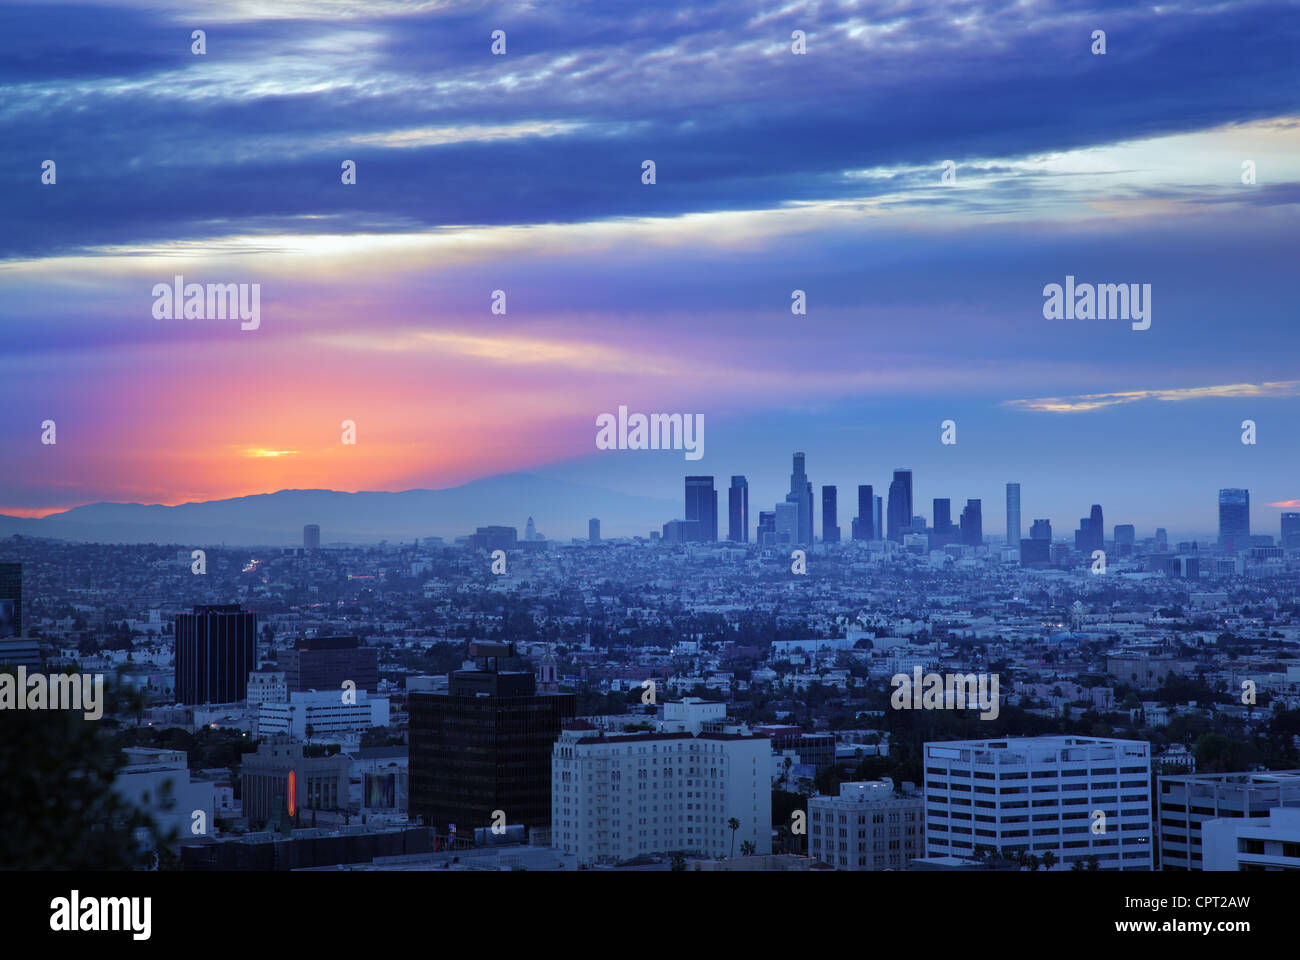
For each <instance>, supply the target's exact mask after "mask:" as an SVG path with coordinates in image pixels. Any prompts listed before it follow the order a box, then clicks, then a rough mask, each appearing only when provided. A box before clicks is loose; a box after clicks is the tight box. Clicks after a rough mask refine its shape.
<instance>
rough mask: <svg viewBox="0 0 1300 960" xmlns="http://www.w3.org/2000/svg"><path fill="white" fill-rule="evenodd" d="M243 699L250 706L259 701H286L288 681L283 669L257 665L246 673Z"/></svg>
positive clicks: (287, 697)
mask: <svg viewBox="0 0 1300 960" xmlns="http://www.w3.org/2000/svg"><path fill="white" fill-rule="evenodd" d="M244 699H245V700H246V701H247V702H248V705H249V706H250V707H255V706H257V705H258V704H259V703H286V702H287V701H288V700H289V681H288V679H287V678H286V677H285V675H284V671H283V670H277V669H275V668H274V667H258V668H257V669H256V670H254V671H253V672H252V673H250V674H249V675H248V688H247V689H246V690H245V691H244Z"/></svg>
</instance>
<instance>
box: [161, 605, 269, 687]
mask: <svg viewBox="0 0 1300 960" xmlns="http://www.w3.org/2000/svg"><path fill="white" fill-rule="evenodd" d="M256 669H257V614H255V613H253V612H251V611H246V610H241V609H240V607H239V604H237V603H231V604H213V605H208V606H197V607H195V608H194V612H193V613H178V614H176V674H175V676H176V699H177V700H178V701H179V702H181V703H184V704H189V705H193V704H199V703H233V702H234V701H236V700H243V699H244V697H245V696H246V694H247V692H248V674H249V673H250V672H251V671H253V670H256Z"/></svg>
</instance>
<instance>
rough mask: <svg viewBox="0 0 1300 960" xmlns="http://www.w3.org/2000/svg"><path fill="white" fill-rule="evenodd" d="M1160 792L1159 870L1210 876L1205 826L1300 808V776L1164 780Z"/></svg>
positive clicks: (1267, 773)
mask: <svg viewBox="0 0 1300 960" xmlns="http://www.w3.org/2000/svg"><path fill="white" fill-rule="evenodd" d="M1159 790H1160V793H1159V803H1160V829H1159V834H1160V869H1161V870H1209V869H1211V868H1210V867H1208V866H1206V865H1205V864H1203V863H1202V856H1203V855H1204V854H1203V851H1202V849H1201V847H1202V830H1203V829H1204V825H1205V823H1206V821H1209V820H1215V819H1228V818H1242V819H1245V820H1257V819H1259V818H1263V817H1266V816H1268V813H1269V811H1270V810H1272V809H1273V808H1274V807H1283V806H1300V770H1270V771H1259V772H1255V773H1193V774H1185V775H1174V776H1163V777H1161V778H1160V787H1159ZM1229 869H1235V868H1229Z"/></svg>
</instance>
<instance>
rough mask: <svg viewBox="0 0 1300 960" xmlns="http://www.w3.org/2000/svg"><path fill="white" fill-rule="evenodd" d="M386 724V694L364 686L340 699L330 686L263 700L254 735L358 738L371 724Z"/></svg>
mask: <svg viewBox="0 0 1300 960" xmlns="http://www.w3.org/2000/svg"><path fill="white" fill-rule="evenodd" d="M386 726H388V698H387V697H375V698H373V699H372V698H371V697H370V695H369V694H368V693H367V692H366V691H365V690H357V691H356V694H355V696H350V697H348V699H347V700H344V698H343V696H342V694H340V693H338V692H336V691H333V690H322V691H320V692H310V693H290V694H289V699H288V700H287V701H280V702H278V703H263V704H262V705H261V706H260V707H259V708H258V712H257V729H256V730H255V731H254V736H257V737H266V736H277V735H284V736H292V737H295V738H296V739H299V740H310V741H311V742H313V743H346V742H349V741H360V739H361V734H363V733H365V732H366V731H367V730H369V729H370V728H371V727H386Z"/></svg>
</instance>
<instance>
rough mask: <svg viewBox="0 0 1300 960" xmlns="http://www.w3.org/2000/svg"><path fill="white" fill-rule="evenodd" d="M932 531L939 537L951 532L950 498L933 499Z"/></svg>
mask: <svg viewBox="0 0 1300 960" xmlns="http://www.w3.org/2000/svg"><path fill="white" fill-rule="evenodd" d="M933 527H934V532H935V533H936V534H937V535H938V536H940V537H946V536H947V535H948V534H950V533H952V500H950V499H949V498H948V497H939V498H937V499H936V500H935V501H934V521H933Z"/></svg>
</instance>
